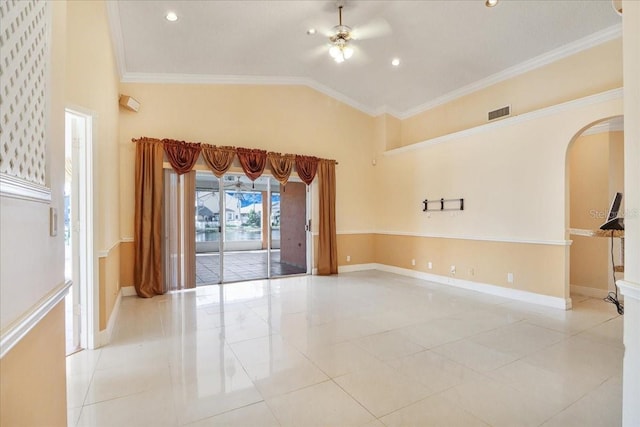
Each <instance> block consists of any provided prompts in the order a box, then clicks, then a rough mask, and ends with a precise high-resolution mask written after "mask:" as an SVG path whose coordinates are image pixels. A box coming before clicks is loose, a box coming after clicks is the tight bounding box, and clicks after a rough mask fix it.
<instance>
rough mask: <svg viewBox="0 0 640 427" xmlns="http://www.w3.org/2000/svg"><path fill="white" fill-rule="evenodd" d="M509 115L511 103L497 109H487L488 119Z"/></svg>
mask: <svg viewBox="0 0 640 427" xmlns="http://www.w3.org/2000/svg"><path fill="white" fill-rule="evenodd" d="M510 115H511V105H507V106H506V107H502V108H498V109H497V110H493V111H489V121H492V120H496V119H500V118H502V117H507V116H510Z"/></svg>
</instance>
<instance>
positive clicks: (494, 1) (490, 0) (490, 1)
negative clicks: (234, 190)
mask: <svg viewBox="0 0 640 427" xmlns="http://www.w3.org/2000/svg"><path fill="white" fill-rule="evenodd" d="M497 4H498V0H487V1H485V2H484V5H485V6H487V7H493V6H495V5H497Z"/></svg>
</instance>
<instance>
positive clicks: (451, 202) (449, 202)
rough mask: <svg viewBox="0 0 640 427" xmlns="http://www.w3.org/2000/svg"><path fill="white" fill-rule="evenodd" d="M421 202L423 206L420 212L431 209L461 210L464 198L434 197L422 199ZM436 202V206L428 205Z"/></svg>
mask: <svg viewBox="0 0 640 427" xmlns="http://www.w3.org/2000/svg"><path fill="white" fill-rule="evenodd" d="M422 204H423V205H424V208H423V209H422V212H431V211H463V210H464V199H436V200H427V199H424V200H423V202H422ZM433 204H437V206H438V207H431V206H430V205H433Z"/></svg>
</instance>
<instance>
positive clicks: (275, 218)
mask: <svg viewBox="0 0 640 427" xmlns="http://www.w3.org/2000/svg"><path fill="white" fill-rule="evenodd" d="M224 194H225V200H224V201H225V220H226V231H225V242H238V241H256V243H258V244H260V245H261V242H262V238H263V236H262V217H263V216H262V210H263V204H262V196H263V193H262V192H260V191H225V193H224ZM219 197H220V192H219V191H212V190H202V189H198V190H196V218H195V219H196V243H204V242H219V241H220V227H221V223H220V208H219V207H220V200H219ZM271 206H272V209H271V211H272V213H271V217H270V221H271V226H272V236H271V237H272V240H280V194H279V193H273V194H272V195H271ZM200 246H204V245H200ZM216 246H217V245H216ZM256 248H257V249H259V247H257V246H256ZM215 250H217V248H216V249H213V248H210V249H209V251H215ZM207 251H208V250H203V251H202V252H207Z"/></svg>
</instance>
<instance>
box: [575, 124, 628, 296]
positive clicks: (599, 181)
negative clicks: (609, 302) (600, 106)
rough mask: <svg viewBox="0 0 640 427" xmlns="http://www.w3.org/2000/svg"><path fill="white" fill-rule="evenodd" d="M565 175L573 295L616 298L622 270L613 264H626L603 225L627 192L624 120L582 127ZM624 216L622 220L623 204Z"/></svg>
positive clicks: (618, 241)
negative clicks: (616, 200) (617, 199)
mask: <svg viewBox="0 0 640 427" xmlns="http://www.w3.org/2000/svg"><path fill="white" fill-rule="evenodd" d="M566 171H567V172H566V191H567V193H566V194H567V209H566V226H567V227H566V228H567V230H568V231H569V239H570V240H571V241H572V244H571V247H570V256H569V268H568V270H569V273H568V276H569V292H570V294H571V297H572V299H575V298H581V297H591V298H602V299H604V298H606V297H607V296H608V295H610V293H613V294H612V296H615V295H616V288H615V280H618V279H621V278H622V277H623V272H622V271H619V270H621V269H620V268H615V267H614V265H615V266H620V265H621V264H622V246H623V245H622V242H623V240H622V239H621V238H618V235H617V234H616V237H615V238H613V237H611V234H610V232H606V233H605V232H602V231H601V230H600V226H601V225H602V224H603V223H605V222H606V221H607V217H608V213H609V208H610V205H611V201H612V199H613V198H614V196H615V195H616V193H618V192H619V193H623V192H624V121H623V118H622V116H615V117H609V118H605V119H602V120H598V121H595V122H592V123H590V124H588V125H587V126H585V127H583V128H582V129H580V131H579V132H577V133H576V135H575V136H574V137H573V138H572V140H571V142H570V143H569V146H568V148H567V155H566ZM623 200H624V199H623ZM620 212H621V215H620V216H623V214H622V212H624V204H623V205H622V206H621V209H620ZM616 270H618V271H616Z"/></svg>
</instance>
